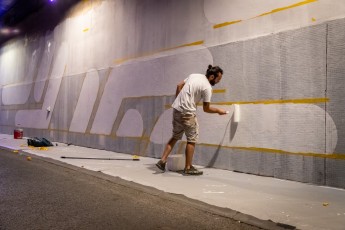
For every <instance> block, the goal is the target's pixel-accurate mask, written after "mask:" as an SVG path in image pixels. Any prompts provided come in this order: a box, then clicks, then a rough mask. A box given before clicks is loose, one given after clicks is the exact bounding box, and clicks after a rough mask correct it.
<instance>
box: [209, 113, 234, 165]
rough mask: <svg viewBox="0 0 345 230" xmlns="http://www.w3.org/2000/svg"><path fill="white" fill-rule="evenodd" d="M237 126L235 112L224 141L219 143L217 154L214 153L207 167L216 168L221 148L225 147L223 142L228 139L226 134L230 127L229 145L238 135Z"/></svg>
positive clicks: (227, 126)
mask: <svg viewBox="0 0 345 230" xmlns="http://www.w3.org/2000/svg"><path fill="white" fill-rule="evenodd" d="M237 126H238V122H235V111H234V112H233V113H232V116H231V118H230V120H229V122H228V124H227V125H226V128H225V132H224V135H223V138H222V141H221V142H220V143H219V145H218V147H217V149H216V152H215V153H214V155H213V157H212V159H211V160H210V162H209V163H208V164H207V167H209V168H211V167H213V166H214V163H215V162H216V160H217V158H218V156H219V153H220V149H221V146H222V145H223V142H224V139H225V137H226V133H227V130H228V128H229V127H230V135H229V143H231V142H232V140H233V139H234V137H235V134H236V131H237Z"/></svg>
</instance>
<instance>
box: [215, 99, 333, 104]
mask: <svg viewBox="0 0 345 230" xmlns="http://www.w3.org/2000/svg"><path fill="white" fill-rule="evenodd" d="M326 102H329V98H323V97H322V98H301V99H286V100H260V101H229V102H214V103H211V104H214V105H233V104H238V105H241V104H242V105H243V104H287V103H293V104H317V103H326Z"/></svg>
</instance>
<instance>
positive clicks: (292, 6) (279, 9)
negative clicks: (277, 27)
mask: <svg viewBox="0 0 345 230" xmlns="http://www.w3.org/2000/svg"><path fill="white" fill-rule="evenodd" d="M317 1H318V0H306V1H303V2H299V3H296V4H293V5H290V6H285V7H281V8H277V9H274V10H271V11H270V12H267V13H263V14H260V15H259V16H257V17H262V16H266V15H269V14H274V13H277V12H280V11H283V10H288V9H291V8H295V7H299V6H303V5H306V4H309V3H313V2H317Z"/></svg>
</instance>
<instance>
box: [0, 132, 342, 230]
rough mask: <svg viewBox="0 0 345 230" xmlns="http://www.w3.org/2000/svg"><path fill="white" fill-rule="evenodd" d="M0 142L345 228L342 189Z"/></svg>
mask: <svg viewBox="0 0 345 230" xmlns="http://www.w3.org/2000/svg"><path fill="white" fill-rule="evenodd" d="M0 146H1V147H2V148H6V149H11V150H14V151H16V150H18V151H19V154H25V153H28V154H33V155H38V156H42V157H48V158H52V159H55V160H58V161H62V162H65V163H68V164H71V165H74V166H77V167H83V168H86V169H89V170H93V171H100V172H103V173H105V174H108V175H110V176H116V177H120V178H122V179H125V180H128V181H133V182H135V183H138V184H142V185H146V186H150V187H154V188H156V189H159V190H162V191H165V192H169V193H175V194H183V195H185V196H187V197H189V198H193V199H196V200H200V201H203V202H206V203H208V204H211V205H215V206H218V207H226V208H230V209H232V210H236V211H238V212H241V213H244V214H248V215H251V216H254V217H257V218H259V219H262V220H272V221H274V222H277V223H283V224H287V225H292V226H296V227H297V228H299V229H305V230H321V229H322V230H326V229H334V230H344V229H345V190H343V189H337V188H330V187H323V186H315V185H309V184H303V183H299V182H293V181H286V180H279V179H275V178H270V177H260V176H255V175H248V174H243V173H236V172H231V171H226V170H219V169H212V168H204V169H202V170H203V171H204V175H203V176H199V177H189V176H183V175H181V174H179V173H176V172H169V171H168V172H165V173H162V172H160V171H159V170H158V169H156V167H155V163H156V162H157V159H153V158H146V157H140V161H132V160H90V159H63V158H61V156H67V157H97V158H124V159H131V156H130V155H128V154H121V153H114V152H110V151H105V150H96V149H90V148H84V147H78V146H73V145H70V146H67V145H66V144H61V143H58V146H54V147H50V148H48V149H43V150H40V149H38V148H35V149H33V148H29V147H28V146H27V145H26V140H25V139H13V136H12V135H6V134H0ZM199 168H202V167H199Z"/></svg>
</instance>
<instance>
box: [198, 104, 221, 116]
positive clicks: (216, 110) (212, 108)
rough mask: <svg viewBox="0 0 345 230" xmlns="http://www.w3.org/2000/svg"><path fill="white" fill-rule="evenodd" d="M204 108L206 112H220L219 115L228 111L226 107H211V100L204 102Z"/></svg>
mask: <svg viewBox="0 0 345 230" xmlns="http://www.w3.org/2000/svg"><path fill="white" fill-rule="evenodd" d="M203 109H204V112H205V113H218V114H219V115H224V114H226V111H225V110H224V109H220V108H215V107H211V106H210V102H204V103H203Z"/></svg>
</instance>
